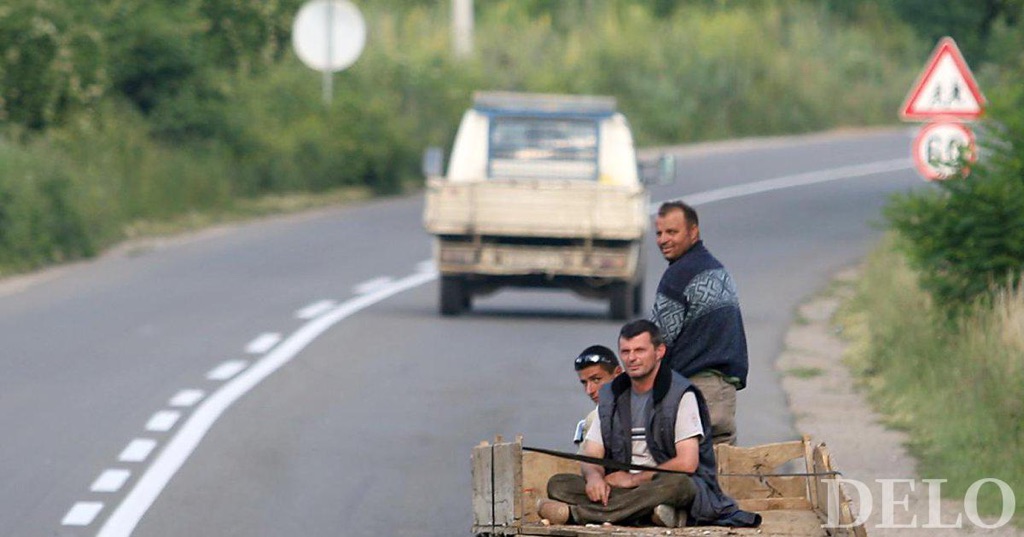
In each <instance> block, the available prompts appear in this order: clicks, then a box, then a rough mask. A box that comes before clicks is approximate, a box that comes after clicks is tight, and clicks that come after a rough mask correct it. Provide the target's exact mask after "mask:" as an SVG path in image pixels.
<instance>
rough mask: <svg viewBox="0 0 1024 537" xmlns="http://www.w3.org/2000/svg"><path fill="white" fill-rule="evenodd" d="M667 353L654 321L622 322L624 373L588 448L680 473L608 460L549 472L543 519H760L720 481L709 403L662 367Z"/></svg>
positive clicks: (604, 398) (674, 522)
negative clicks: (577, 470)
mask: <svg viewBox="0 0 1024 537" xmlns="http://www.w3.org/2000/svg"><path fill="white" fill-rule="evenodd" d="M664 356H665V344H664V341H662V339H661V334H660V332H659V331H658V327H657V326H656V325H655V324H654V323H652V322H650V321H647V320H638V321H633V322H631V323H628V324H626V325H625V326H623V327H622V330H621V331H620V332H619V357H620V359H621V361H622V365H623V366H624V367H625V370H626V373H625V375H619V376H618V377H616V378H615V380H613V381H612V382H610V383H608V384H606V385H605V386H604V387H603V388H601V391H600V395H599V403H598V417H597V420H595V422H594V426H593V427H592V428H591V430H590V432H589V434H588V435H587V438H586V440H584V442H583V449H582V452H583V454H584V455H588V456H591V457H595V458H603V459H608V460H611V461H615V462H618V463H623V464H630V463H632V464H637V465H641V466H646V467H652V469H653V467H654V465H657V466H656V467H657V468H658V469H662V470H671V471H674V472H680V473H666V472H654V471H630V472H625V471H615V472H611V473H606V471H605V469H604V467H603V466H599V465H595V464H588V463H582V465H581V469H582V476H580V475H575V474H558V475H555V476H552V477H551V479H550V480H549V481H548V497H549V498H551V500H547V501H545V502H542V503H541V505H540V506H539V509H538V511H539V514H540V516H541V517H543V518H546V519H548V520H549V521H550V522H551V523H553V524H565V523H567V522H569V521H575V522H577V523H602V522H611V523H635V522H639V521H645V520H647V519H649V520H651V522H653V523H655V524H658V525H663V526H668V527H677V526H681V525H684V524H687V523H688V524H689V525H695V524H716V525H723V526H745V527H754V526H757V525H759V524H760V522H761V517H760V516H759V515H756V514H754V513H748V512H745V511H741V510H740V509H739V508H738V507H737V506H736V502H735V501H733V500H732V499H731V498H729V497H728V496H726V495H725V494H724V493H723V492H722V490H721V488H720V487H719V485H718V479H717V478H716V474H715V455H714V449H713V447H712V443H711V434H710V427H709V424H710V421H709V419H708V411H707V406H706V405H705V403H704V399H703V397H702V396H701V395H700V392H699V391H698V390H696V389H695V388H694V387H693V385H692V384H690V382H689V381H687V380H686V379H685V378H684V377H682V376H681V375H679V374H678V373H675V372H673V371H672V370H671V369H670V368H668V367H661V360H662V358H663V357H664ZM687 474H689V475H687Z"/></svg>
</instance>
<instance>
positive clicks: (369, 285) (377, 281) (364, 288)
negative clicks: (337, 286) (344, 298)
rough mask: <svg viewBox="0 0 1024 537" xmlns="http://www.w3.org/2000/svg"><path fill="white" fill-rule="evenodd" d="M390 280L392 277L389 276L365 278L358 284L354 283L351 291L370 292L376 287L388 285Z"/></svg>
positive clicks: (359, 293) (360, 293)
mask: <svg viewBox="0 0 1024 537" xmlns="http://www.w3.org/2000/svg"><path fill="white" fill-rule="evenodd" d="M391 282H392V279H391V277H390V276H379V277H377V278H374V279H372V280H367V281H365V282H363V283H361V284H359V285H356V286H355V287H353V288H352V292H353V293H355V294H357V295H365V294H367V293H372V292H374V291H376V290H378V289H383V288H385V287H387V286H388V285H390V284H391Z"/></svg>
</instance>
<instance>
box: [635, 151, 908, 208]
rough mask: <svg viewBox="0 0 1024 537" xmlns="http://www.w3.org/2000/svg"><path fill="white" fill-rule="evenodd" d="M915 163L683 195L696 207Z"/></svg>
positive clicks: (819, 173)
mask: <svg viewBox="0 0 1024 537" xmlns="http://www.w3.org/2000/svg"><path fill="white" fill-rule="evenodd" d="M913 166H914V164H913V162H911V160H910V159H907V158H899V159H892V160H883V161H879V162H870V163H868V164H857V165H855V166H843V167H840V168H831V169H828V170H817V171H813V172H807V173H800V174H796V175H786V176H783V177H776V178H774V179H765V180H763V181H754V182H753V183H745V184H742V185H735V186H727V187H723V188H716V189H714V190H705V191H704V192H697V193H695V194H688V195H685V196H683V201H685V202H686V203H689V204H690V205H694V206H697V205H704V204H707V203H712V202H716V201H724V200H729V199H735V198H742V197H745V196H751V195H754V194H761V193H764V192H771V191H774V190H782V189H785V188H793V187H798V186H807V185H815V184H819V183H828V182H831V181H838V180H841V179H853V178H855V177H866V176H869V175H877V174H880V173H888V172H895V171H900V170H906V169H910V168H912V167H913ZM657 205H660V204H654V205H652V206H651V214H654V213H656V212H657V210H658V209H657Z"/></svg>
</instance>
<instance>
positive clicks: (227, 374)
mask: <svg viewBox="0 0 1024 537" xmlns="http://www.w3.org/2000/svg"><path fill="white" fill-rule="evenodd" d="M248 366H249V362H246V361H245V360H228V361H227V362H224V363H222V364H220V365H218V366H217V367H215V368H213V369H212V370H210V372H209V373H207V374H206V378H207V379H209V380H228V379H229V378H231V377H233V376H235V375H237V374H238V373H239V372H240V371H242V370H243V369H245V368H246V367H248Z"/></svg>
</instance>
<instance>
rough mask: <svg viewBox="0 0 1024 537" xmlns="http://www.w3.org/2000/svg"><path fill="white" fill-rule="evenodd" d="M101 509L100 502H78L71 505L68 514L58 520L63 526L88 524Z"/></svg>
mask: <svg viewBox="0 0 1024 537" xmlns="http://www.w3.org/2000/svg"><path fill="white" fill-rule="evenodd" d="M102 510H103V504H102V503H101V502H78V503H76V504H75V505H72V506H71V510H70V511H68V514H66V515H64V519H63V520H61V521H60V523H61V524H63V525H65V526H88V525H89V524H92V521H93V520H95V519H96V515H98V514H100V511H102Z"/></svg>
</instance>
